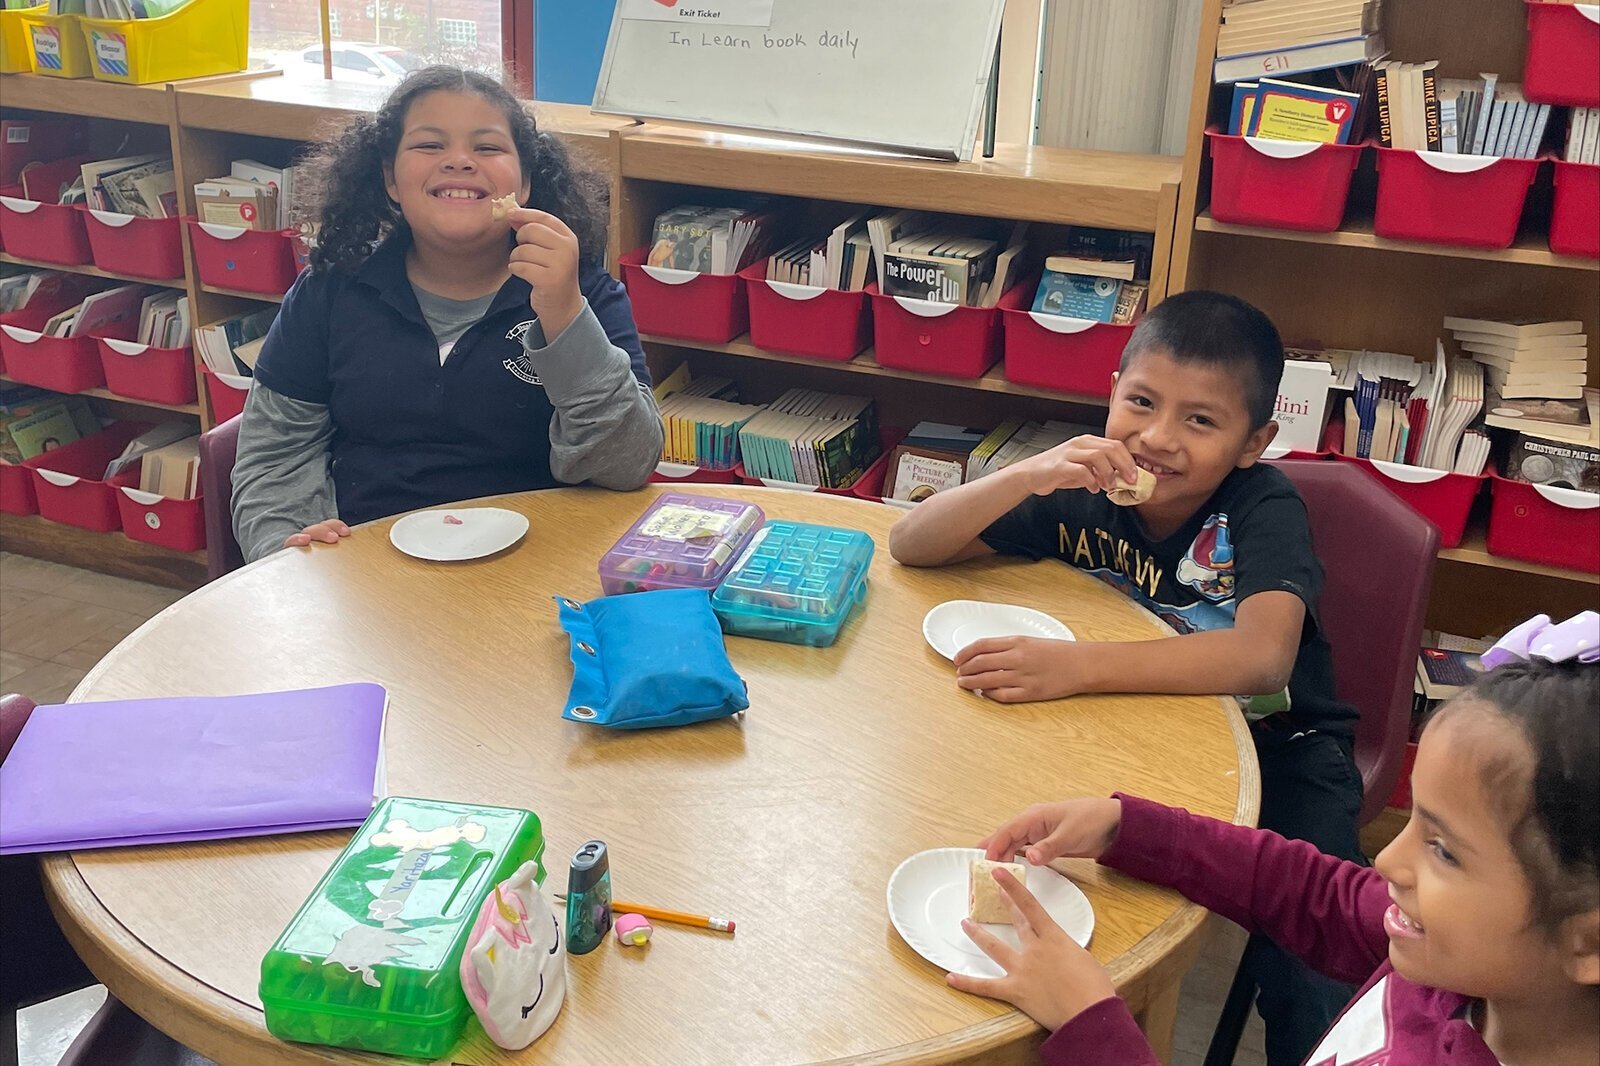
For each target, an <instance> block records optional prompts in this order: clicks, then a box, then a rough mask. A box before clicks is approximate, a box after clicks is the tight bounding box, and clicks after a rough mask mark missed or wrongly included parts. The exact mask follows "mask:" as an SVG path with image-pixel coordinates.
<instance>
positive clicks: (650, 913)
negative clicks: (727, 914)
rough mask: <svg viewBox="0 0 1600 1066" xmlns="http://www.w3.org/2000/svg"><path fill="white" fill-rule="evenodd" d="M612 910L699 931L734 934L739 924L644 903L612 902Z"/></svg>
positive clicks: (559, 897) (560, 896) (563, 898)
mask: <svg viewBox="0 0 1600 1066" xmlns="http://www.w3.org/2000/svg"><path fill="white" fill-rule="evenodd" d="M556 899H557V900H559V901H560V902H562V903H565V902H566V901H567V897H566V896H563V895H559V894H558V895H557V896H556ZM611 910H612V911H613V912H614V913H616V914H640V915H643V916H644V917H646V918H649V919H651V920H653V921H658V922H672V923H673V924H675V925H692V926H694V927H695V928H697V929H711V930H714V931H716V932H718V933H728V934H730V935H731V934H732V933H733V931H734V928H735V926H736V924H737V923H735V922H734V920H733V919H732V918H714V917H711V916H709V915H705V914H685V913H684V912H682V911H669V910H663V909H662V908H660V907H647V906H645V905H644V904H642V903H624V902H623V901H622V900H612V901H611Z"/></svg>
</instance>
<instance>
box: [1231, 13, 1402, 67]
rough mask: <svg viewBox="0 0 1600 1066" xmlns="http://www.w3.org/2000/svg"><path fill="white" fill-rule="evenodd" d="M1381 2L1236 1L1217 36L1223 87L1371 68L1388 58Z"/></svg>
mask: <svg viewBox="0 0 1600 1066" xmlns="http://www.w3.org/2000/svg"><path fill="white" fill-rule="evenodd" d="M1380 14H1381V13H1380V6H1379V3H1378V0H1234V2H1233V3H1229V4H1227V5H1226V6H1224V7H1223V9H1222V27H1221V29H1219V30H1218V32H1217V61H1216V65H1215V67H1214V70H1213V77H1214V78H1215V80H1216V81H1217V82H1218V83H1222V82H1234V81H1248V80H1250V79H1252V78H1258V77H1261V76H1263V75H1267V74H1272V75H1276V76H1282V75H1286V74H1297V73H1300V72H1302V71H1308V70H1325V69H1327V68H1329V67H1338V66H1344V65H1346V64H1352V63H1362V62H1368V61H1371V60H1373V59H1376V58H1377V57H1378V56H1380V55H1382V54H1383V39H1382V37H1381V36H1380V35H1379V34H1378V27H1379V21H1380Z"/></svg>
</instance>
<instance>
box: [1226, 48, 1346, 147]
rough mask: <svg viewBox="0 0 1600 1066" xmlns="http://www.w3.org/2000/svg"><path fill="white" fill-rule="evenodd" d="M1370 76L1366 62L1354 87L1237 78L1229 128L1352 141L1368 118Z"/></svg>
mask: <svg viewBox="0 0 1600 1066" xmlns="http://www.w3.org/2000/svg"><path fill="white" fill-rule="evenodd" d="M1371 77H1372V67H1371V66H1370V65H1369V64H1366V63H1363V64H1361V66H1359V67H1358V68H1356V69H1355V71H1354V72H1353V76H1352V80H1351V88H1350V89H1343V88H1333V87H1328V86H1322V85H1312V84H1307V83H1305V82H1298V81H1285V80H1283V79H1281V78H1261V79H1258V80H1256V81H1239V82H1234V85H1233V103H1232V106H1231V107H1230V108H1229V112H1228V132H1229V133H1231V134H1233V135H1234V136H1237V137H1266V138H1269V139H1271V140H1275V141H1315V142H1317V143H1319V144H1350V143H1351V142H1352V141H1354V140H1356V139H1357V137H1358V136H1359V132H1360V131H1361V130H1362V129H1364V128H1365V126H1366V123H1367V118H1366V115H1365V107H1366V101H1367V99H1368V98H1369V97H1368V94H1367V93H1366V90H1367V86H1368V84H1369V82H1370V79H1371Z"/></svg>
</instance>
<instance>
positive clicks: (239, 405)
mask: <svg viewBox="0 0 1600 1066" xmlns="http://www.w3.org/2000/svg"><path fill="white" fill-rule="evenodd" d="M205 377H206V395H207V396H209V397H210V398H211V418H212V420H213V424H215V425H219V426H220V425H222V423H224V422H226V421H227V420H228V419H230V418H232V417H233V416H234V415H241V414H244V401H245V398H246V397H247V396H249V395H250V379H249V378H246V377H235V376H234V375H232V374H218V373H215V372H214V371H212V369H211V368H210V367H206V368H205Z"/></svg>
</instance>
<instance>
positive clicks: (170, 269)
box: [84, 208, 183, 281]
mask: <svg viewBox="0 0 1600 1066" xmlns="http://www.w3.org/2000/svg"><path fill="white" fill-rule="evenodd" d="M86 214H87V216H88V217H87V219H86V221H85V224H84V225H85V228H86V229H87V231H88V234H89V247H90V249H91V250H92V251H93V253H94V265H95V266H97V267H99V268H100V269H101V270H109V271H111V272H112V273H114V274H128V275H131V276H133V277H136V278H150V279H152V280H154V281H171V280H172V279H173V278H181V277H183V228H182V220H181V219H176V218H140V217H139V216H137V215H123V214H118V213H117V212H115V211H96V210H94V209H92V208H91V209H90V210H89V211H87V212H86Z"/></svg>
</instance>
